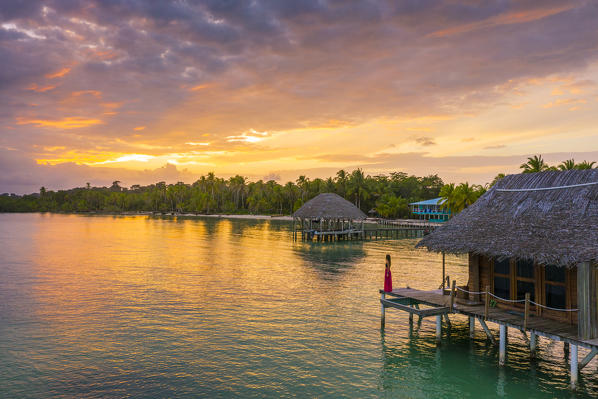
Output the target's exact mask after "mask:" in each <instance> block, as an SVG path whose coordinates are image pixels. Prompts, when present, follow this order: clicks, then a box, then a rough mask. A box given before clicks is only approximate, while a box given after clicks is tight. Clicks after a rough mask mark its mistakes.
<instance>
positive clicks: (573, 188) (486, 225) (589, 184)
mask: <svg viewBox="0 0 598 399" xmlns="http://www.w3.org/2000/svg"><path fill="white" fill-rule="evenodd" d="M422 246H423V247H427V248H428V249H429V250H431V251H438V252H440V251H444V252H448V253H467V252H472V253H475V254H483V255H487V256H490V257H499V258H504V257H515V258H523V259H533V260H535V261H537V262H539V263H543V264H555V265H561V266H572V265H574V264H576V263H579V262H586V261H596V260H598V170H596V169H593V170H570V171H565V172H557V171H549V172H541V173H527V174H519V175H510V176H506V177H505V178H503V179H502V180H500V181H499V182H498V183H496V184H495V185H494V186H493V187H492V188H491V189H490V190H488V192H487V193H485V194H484V195H483V196H481V197H480V198H479V199H478V200H477V201H476V202H475V203H474V204H473V205H471V206H470V207H468V208H466V209H465V210H463V211H462V212H461V213H459V214H457V215H455V217H453V218H452V219H450V220H449V221H448V222H446V223H445V224H444V225H443V226H441V227H438V228H437V229H436V230H435V231H434V232H432V233H431V234H430V235H428V236H426V237H424V239H422V240H421V241H420V242H419V244H418V247H422Z"/></svg>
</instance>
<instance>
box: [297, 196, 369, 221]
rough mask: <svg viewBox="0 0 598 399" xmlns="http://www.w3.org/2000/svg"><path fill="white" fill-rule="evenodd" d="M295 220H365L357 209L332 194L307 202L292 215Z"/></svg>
mask: <svg viewBox="0 0 598 399" xmlns="http://www.w3.org/2000/svg"><path fill="white" fill-rule="evenodd" d="M293 217H296V218H303V219H308V218H324V219H346V220H349V219H352V220H355V219H358V220H361V219H365V218H366V217H367V216H366V215H365V213H363V212H362V211H361V210H360V209H359V208H358V207H356V206H355V205H353V204H352V203H350V202H349V201H347V200H346V199H344V198H343V197H341V196H340V195H337V194H334V193H324V194H320V195H317V196H316V197H314V198H312V199H310V200H309V201H307V202H306V203H305V204H303V206H302V207H301V208H299V209H298V210H297V212H295V213H294V214H293Z"/></svg>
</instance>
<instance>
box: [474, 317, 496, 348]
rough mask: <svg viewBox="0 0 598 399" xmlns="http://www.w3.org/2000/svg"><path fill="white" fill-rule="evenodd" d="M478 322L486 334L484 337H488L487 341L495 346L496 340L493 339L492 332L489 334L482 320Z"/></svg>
mask: <svg viewBox="0 0 598 399" xmlns="http://www.w3.org/2000/svg"><path fill="white" fill-rule="evenodd" d="M478 321H479V322H480V325H481V326H482V328H483V329H484V332H485V333H486V336H487V337H488V339H489V340H490V342H492V344H494V345H496V340H495V339H494V336H493V335H492V332H490V329H489V328H488V326H487V325H486V322H485V321H484V320H482V319H481V318H479V319H478Z"/></svg>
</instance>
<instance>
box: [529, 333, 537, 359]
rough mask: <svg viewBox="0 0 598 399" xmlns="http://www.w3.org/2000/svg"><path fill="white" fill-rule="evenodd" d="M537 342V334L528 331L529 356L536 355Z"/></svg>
mask: <svg viewBox="0 0 598 399" xmlns="http://www.w3.org/2000/svg"><path fill="white" fill-rule="evenodd" d="M537 343H538V336H537V335H536V333H535V332H532V331H530V333H529V355H530V357H532V358H533V357H536V345H537Z"/></svg>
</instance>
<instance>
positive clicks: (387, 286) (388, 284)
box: [384, 269, 392, 292]
mask: <svg viewBox="0 0 598 399" xmlns="http://www.w3.org/2000/svg"><path fill="white" fill-rule="evenodd" d="M384 291H386V292H391V291H392V275H391V274H390V269H386V271H385V272H384Z"/></svg>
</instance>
